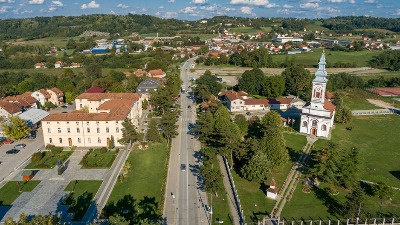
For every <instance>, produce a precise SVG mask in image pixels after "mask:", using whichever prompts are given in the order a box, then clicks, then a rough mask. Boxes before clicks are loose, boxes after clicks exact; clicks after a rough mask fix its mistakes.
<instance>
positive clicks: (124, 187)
mask: <svg viewBox="0 0 400 225" xmlns="http://www.w3.org/2000/svg"><path fill="white" fill-rule="evenodd" d="M168 152H169V149H168V147H167V144H165V143H163V144H154V145H150V146H149V148H148V149H147V150H136V151H134V152H131V154H130V155H129V158H128V161H129V162H130V163H131V165H132V166H131V168H130V170H129V173H128V175H127V177H126V178H125V179H124V180H123V181H122V182H121V181H118V182H117V184H116V185H115V187H114V189H113V191H112V193H111V196H110V198H109V199H108V203H107V205H106V207H105V209H104V211H103V213H104V214H106V215H112V214H113V213H120V212H121V211H124V210H131V209H132V210H136V209H139V213H136V218H148V219H158V218H159V216H160V215H161V211H162V207H163V201H164V200H163V198H164V185H165V180H166V176H167V161H168ZM123 216H128V217H127V219H132V220H134V219H135V218H134V217H129V215H126V214H124V215H123Z"/></svg>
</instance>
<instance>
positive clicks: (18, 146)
mask: <svg viewBox="0 0 400 225" xmlns="http://www.w3.org/2000/svg"><path fill="white" fill-rule="evenodd" d="M25 147H26V144H17V145H15V146H14V148H20V149H21V148H25Z"/></svg>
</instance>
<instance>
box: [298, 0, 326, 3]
mask: <svg viewBox="0 0 400 225" xmlns="http://www.w3.org/2000/svg"><path fill="white" fill-rule="evenodd" d="M328 1H329V0H328ZM304 2H306V3H316V2H321V0H306V1H304Z"/></svg>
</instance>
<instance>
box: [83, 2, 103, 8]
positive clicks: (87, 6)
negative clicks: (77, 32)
mask: <svg viewBox="0 0 400 225" xmlns="http://www.w3.org/2000/svg"><path fill="white" fill-rule="evenodd" d="M99 7H100V4H97V3H96V1H91V2H89V4H83V5H82V6H81V9H97V8H99Z"/></svg>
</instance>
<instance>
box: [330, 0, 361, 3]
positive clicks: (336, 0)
mask: <svg viewBox="0 0 400 225" xmlns="http://www.w3.org/2000/svg"><path fill="white" fill-rule="evenodd" d="M347 1H348V2H349V3H352V4H354V3H356V0H328V2H331V3H343V2H347Z"/></svg>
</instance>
